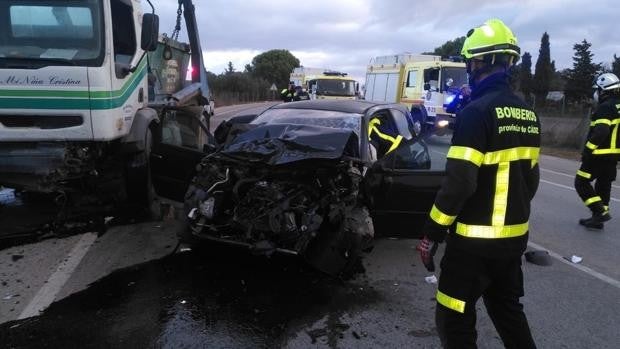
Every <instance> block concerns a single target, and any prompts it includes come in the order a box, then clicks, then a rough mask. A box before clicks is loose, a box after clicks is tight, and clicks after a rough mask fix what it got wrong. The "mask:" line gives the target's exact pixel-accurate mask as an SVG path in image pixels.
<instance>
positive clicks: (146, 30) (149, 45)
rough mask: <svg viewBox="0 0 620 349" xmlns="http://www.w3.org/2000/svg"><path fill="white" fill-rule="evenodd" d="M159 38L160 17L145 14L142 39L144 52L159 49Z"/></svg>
mask: <svg viewBox="0 0 620 349" xmlns="http://www.w3.org/2000/svg"><path fill="white" fill-rule="evenodd" d="M158 37H159V17H158V16H157V15H156V14H152V13H145V14H144V15H142V38H141V43H140V46H141V47H142V49H143V50H144V51H155V50H156V49H157V38H158Z"/></svg>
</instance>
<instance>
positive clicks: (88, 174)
mask: <svg viewBox="0 0 620 349" xmlns="http://www.w3.org/2000/svg"><path fill="white" fill-rule="evenodd" d="M137 18H141V6H140V3H139V1H136V0H134V1H130V0H81V1H76V0H53V1H52V0H41V1H23V0H2V1H0V185H5V186H9V187H14V188H23V189H27V190H33V191H43V192H52V191H63V190H64V189H65V187H66V186H67V185H68V183H70V182H72V181H73V180H75V181H80V182H84V180H85V181H86V182H88V181H89V178H95V177H97V176H99V175H100V174H102V173H104V172H105V171H106V169H107V167H111V166H112V167H113V166H118V164H117V163H114V162H112V161H110V162H108V161H107V160H108V159H112V155H111V154H118V153H119V150H118V147H119V146H120V145H119V143H120V142H119V139H121V138H122V137H123V136H126V135H127V134H128V133H129V131H130V129H131V126H132V121H133V115H134V114H135V112H136V110H138V109H139V108H141V107H142V106H143V105H144V103H143V99H144V96H143V95H144V94H145V91H141V90H145V87H146V64H145V62H146V60H145V59H144V60H140V56H141V55H140V53H141V52H142V51H140V48H139V47H138V45H137V44H136V38H137V37H139V35H140V32H139V28H138V27H137V25H136V19H137ZM119 67H131V68H134V69H133V70H131V73H130V71H129V70H128V69H125V70H123V69H119ZM144 102H146V101H145V100H144ZM108 154H110V156H109V157H108V156H107V155H108ZM97 180H98V181H100V178H98V179H97Z"/></svg>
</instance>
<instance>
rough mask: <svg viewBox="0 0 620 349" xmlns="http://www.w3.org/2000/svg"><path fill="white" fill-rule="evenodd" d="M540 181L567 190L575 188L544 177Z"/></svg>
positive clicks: (619, 200) (616, 200) (613, 199)
mask: <svg viewBox="0 0 620 349" xmlns="http://www.w3.org/2000/svg"><path fill="white" fill-rule="evenodd" d="M540 181H541V182H542V183H547V184H551V185H554V186H556V187H560V188H564V189H568V190H572V191H575V188H573V187H569V186H568V185H564V184H558V183H554V182H550V181H547V180H544V179H541V180H540ZM609 200H611V201H615V202H620V199H616V198H610V199H609Z"/></svg>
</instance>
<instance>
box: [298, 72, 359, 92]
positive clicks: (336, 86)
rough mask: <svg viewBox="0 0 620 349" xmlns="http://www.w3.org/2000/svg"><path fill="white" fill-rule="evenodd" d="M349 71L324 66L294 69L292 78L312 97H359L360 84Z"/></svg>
mask: <svg viewBox="0 0 620 349" xmlns="http://www.w3.org/2000/svg"><path fill="white" fill-rule="evenodd" d="M347 75H348V74H347V73H343V72H338V71H333V70H329V69H322V68H307V67H299V68H295V69H293V72H292V73H291V76H290V79H291V81H293V82H294V83H295V85H297V86H301V88H302V89H303V91H305V92H307V93H308V94H309V96H310V99H357V91H358V84H357V82H356V81H355V80H354V79H353V78H350V77H348V76H347Z"/></svg>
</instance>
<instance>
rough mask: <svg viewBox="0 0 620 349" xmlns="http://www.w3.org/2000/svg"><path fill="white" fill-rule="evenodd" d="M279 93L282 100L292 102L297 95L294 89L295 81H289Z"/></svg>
mask: <svg viewBox="0 0 620 349" xmlns="http://www.w3.org/2000/svg"><path fill="white" fill-rule="evenodd" d="M280 95H281V97H282V100H283V101H284V102H292V101H294V100H295V97H296V96H297V90H295V83H294V82H293V81H291V82H290V83H289V85H288V87H287V88H285V89H283V90H282V91H281V92H280Z"/></svg>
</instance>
